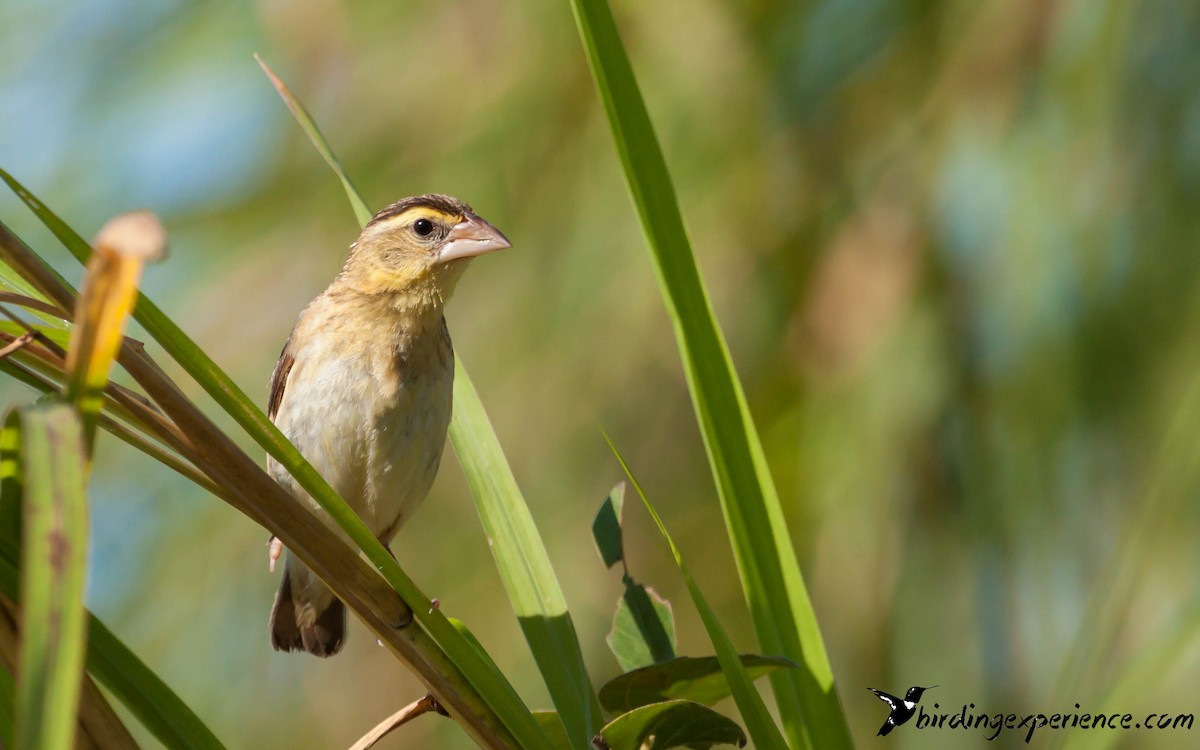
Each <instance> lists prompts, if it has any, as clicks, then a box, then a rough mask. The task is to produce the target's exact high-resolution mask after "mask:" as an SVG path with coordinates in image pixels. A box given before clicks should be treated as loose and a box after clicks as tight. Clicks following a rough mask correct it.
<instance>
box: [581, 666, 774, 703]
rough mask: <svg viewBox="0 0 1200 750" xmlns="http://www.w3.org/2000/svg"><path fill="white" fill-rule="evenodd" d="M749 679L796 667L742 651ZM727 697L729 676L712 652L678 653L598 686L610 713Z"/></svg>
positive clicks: (602, 701)
mask: <svg viewBox="0 0 1200 750" xmlns="http://www.w3.org/2000/svg"><path fill="white" fill-rule="evenodd" d="M740 658H741V660H742V666H743V667H745V668H746V674H748V675H749V676H750V679H751V680H757V679H758V678H759V677H762V676H763V675H765V674H769V673H771V672H774V671H775V670H776V669H795V668H796V665H795V663H794V662H792V661H789V660H788V659H784V658H783V657H782V656H757V655H754V654H742V655H741V657H740ZM728 697H729V680H727V679H725V673H724V672H722V671H721V662H720V661H719V660H718V659H717V657H715V656H702V657H699V658H693V657H690V656H680V657H679V658H677V659H672V660H671V661H665V662H662V663H660V664H651V665H650V666H648V667H642V668H641V669H635V670H633V671H632V672H626V673H625V674H623V675H618V676H617V677H614V678H613V679H612V680H610V681H609V682H608V684H606V685H604V687H602V688H600V705H602V706H604V710H605V711H608V712H609V713H612V714H618V713H621V712H623V711H631V710H633V709H635V708H638V707H640V706H645V705H648V704H650V703H658V702H660V701H665V700H675V699H680V700H688V701H692V702H694V703H703V704H704V705H706V706H711V705H712V704H714V703H716V702H717V701H721V700H724V699H726V698H728Z"/></svg>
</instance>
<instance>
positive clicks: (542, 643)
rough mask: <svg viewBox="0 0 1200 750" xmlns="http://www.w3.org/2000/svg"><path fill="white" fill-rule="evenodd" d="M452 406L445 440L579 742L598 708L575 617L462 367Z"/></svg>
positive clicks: (596, 724) (592, 727)
mask: <svg viewBox="0 0 1200 750" xmlns="http://www.w3.org/2000/svg"><path fill="white" fill-rule="evenodd" d="M454 406H455V409H454V416H453V418H452V421H451V423H450V424H451V428H450V440H451V442H452V443H453V445H454V452H455V453H457V454H458V459H459V462H460V463H461V464H462V467H463V472H464V473H465V474H466V476H467V483H468V484H469V485H470V487H471V495H472V497H474V498H475V508H476V510H477V511H478V512H479V518H480V520H481V521H482V522H483V530H484V533H485V534H487V538H488V540H489V541H490V542H491V544H490V545H489V546H490V547H491V549H492V555H493V557H494V558H495V560H496V567H497V569H498V570H499V571H500V580H501V581H503V583H504V588H505V590H506V591H507V592H508V598H509V600H510V601H511V602H512V606H513V610H514V611H515V612H516V614H517V619H518V621H519V622H520V623H521V630H522V631H524V633H525V640H526V641H528V642H529V648H530V650H531V651H532V652H533V658H534V660H535V661H536V662H537V665H538V669H540V670H541V673H542V677H543V679H544V680H545V681H546V687H547V688H548V689H549V690H550V697H551V698H552V699H553V700H554V706H555V708H557V709H558V715H559V718H561V719H562V721H563V725H564V726H565V727H566V730H567V735H568V736H569V737H570V738H571V740H572V745H573V746H575V747H586V746H587V743H588V741H589V740H590V739H591V737H592V736H594V735H595V734H596V731H597V730H598V729H599V728H600V719H601V713H600V703H599V701H598V699H597V698H596V691H595V689H594V688H593V687H592V683H591V681H590V680H589V679H588V675H587V669H586V667H585V665H584V663H583V653H582V652H581V651H580V648H579V638H578V636H576V634H575V625H574V623H573V622H572V621H571V614H570V613H569V612H568V611H567V601H566V599H565V598H564V597H563V593H562V589H561V588H559V585H558V578H557V577H556V576H555V575H554V569H553V568H552V567H551V566H550V557H549V555H548V554H547V553H546V547H545V545H544V544H543V543H542V539H541V537H540V536H539V535H538V531H537V527H536V525H535V524H534V522H533V516H532V515H531V514H530V512H529V506H528V505H526V504H525V499H524V498H523V497H522V496H521V491H520V489H519V488H518V487H517V482H516V479H515V478H514V477H513V473H512V469H511V468H509V465H508V462H507V461H506V460H505V459H504V453H503V451H502V450H501V448H500V441H499V440H498V439H497V438H496V433H495V431H494V430H493V429H492V423H491V422H490V421H489V420H488V416H487V414H486V413H485V412H484V411H483V405H482V404H481V403H480V401H479V395H478V394H477V393H476V392H475V386H474V385H473V384H472V383H471V379H470V377H468V376H467V373H466V371H465V370H459V371H458V372H457V373H456V375H455V378H454Z"/></svg>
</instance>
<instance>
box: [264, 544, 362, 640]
mask: <svg viewBox="0 0 1200 750" xmlns="http://www.w3.org/2000/svg"><path fill="white" fill-rule="evenodd" d="M270 630H271V645H272V646H273V647H274V648H275V650H276V651H307V652H308V653H310V654H312V655H313V656H321V657H327V656H333V655H334V654H336V653H337V652H338V651H340V650H341V648H342V644H343V643H345V641H346V607H345V605H344V604H342V601H341V600H340V599H338V598H337V597H336V596H334V595H333V592H332V591H330V590H329V589H328V588H326V587H325V585H324V584H323V583H321V582H320V580H319V579H318V578H317V576H316V575H314V574H313V572H312V571H311V570H309V569H308V568H307V567H306V566H305V565H304V564H303V563H300V562H299V561H297V560H292V559H290V556H289V559H288V561H287V564H286V565H284V568H283V580H281V581H280V582H279V591H278V592H276V594H275V605H274V606H273V607H271V621H270Z"/></svg>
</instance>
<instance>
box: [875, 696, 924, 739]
mask: <svg viewBox="0 0 1200 750" xmlns="http://www.w3.org/2000/svg"><path fill="white" fill-rule="evenodd" d="M935 687H937V685H930V686H929V687H910V688H909V689H908V692H907V693H905V694H904V700H900V699H899V698H897V697H896V696H894V695H891V694H890V693H885V692H883V691H882V690H876V689H875V688H867V690H870V691H871V692H872V693H874V694H875V697H876V698H878V699H879V700H881V701H883V702H884V703H886V704H888V706H889V707H890V708H891V709H892V710H891V713H889V714H888V717H887V718H886V719H884V721H883V726H881V727H879V731H878V732H877V733H876V734H875V736H876V737H886V736H887V734H888V733H889V732H891V731H892V730H893V729H895V728H896V727H898V726H900V725H901V724H903V723H904V722H906V721H908V720H909V719H911V718H912V717H913V714H915V713H916V712H917V704H918V703H920V702H921V694H922V693H924V692H925V691H926V690H932V689H934V688H935Z"/></svg>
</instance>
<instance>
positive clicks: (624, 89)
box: [571, 0, 850, 750]
mask: <svg viewBox="0 0 1200 750" xmlns="http://www.w3.org/2000/svg"><path fill="white" fill-rule="evenodd" d="M571 5H572V7H573V8H574V11H575V19H576V22H577V24H578V27H579V33H580V36H581V37H582V39H583V43H584V47H585V50H586V53H587V59H588V64H589V65H590V66H591V69H592V75H593V77H594V78H595V81H596V88H597V89H598V90H599V93H600V98H601V99H602V100H603V102H604V108H605V111H606V112H607V114H608V122H609V126H610V127H611V129H612V133H613V138H614V139H615V141H616V146H617V152H618V153H619V155H620V158H621V163H622V166H623V167H624V170H625V178H626V184H627V185H628V187H629V191H630V194H631V196H632V198H633V202H634V204H635V206H636V207H637V211H638V215H639V217H640V219H641V224H642V229H643V231H644V232H645V234H646V239H647V241H648V243H649V246H650V251H651V253H650V254H651V257H652V258H653V260H654V267H655V271H656V272H657V274H658V281H659V286H660V287H661V290H662V294H663V299H664V301H665V303H666V306H667V310H668V312H669V313H670V315H671V320H672V322H673V323H674V327H675V337H676V341H677V343H678V345H679V351H680V355H681V358H682V360H683V366H684V373H685V375H686V377H687V382H688V387H689V389H690V390H691V394H692V402H693V404H694V406H695V409H696V416H697V417H698V419H699V422H700V427H701V433H702V435H703V437H704V445H705V448H706V450H707V451H708V458H709V463H710V465H711V466H712V470H713V475H714V478H715V479H716V484H717V490H718V494H719V496H720V498H721V506H722V509H723V511H724V514H725V523H726V525H727V527H728V529H729V536H730V540H731V542H732V544H733V552H734V559H735V560H736V561H737V566H738V572H739V574H740V575H741V579H742V587H743V589H744V591H745V595H746V599H747V602H748V604H749V606H750V613H751V616H752V618H753V621H754V627H755V630H756V632H757V633H758V639H759V643H760V646H761V648H762V650H763V652H764V653H769V654H782V655H784V656H787V657H789V658H791V659H792V660H793V661H796V662H797V663H798V664H800V665H801V667H802V668H801V669H796V670H786V671H781V672H776V673H775V674H772V675H771V684H772V686H773V688H774V690H775V697H776V700H777V702H778V704H779V710H780V713H781V714H782V716H783V719H784V726H785V728H786V729H787V733H788V738H789V739H790V740H791V742H792V744H793V746H795V747H797V748H801V747H804V748H820V750H826V749H832V748H848V747H850V734H849V730H848V728H847V726H846V720H845V715H844V714H843V712H842V707H841V704H840V702H839V700H838V697H837V691H836V688H835V685H834V680H833V672H832V670H831V669H830V666H829V658H828V656H827V655H826V653H825V647H824V644H823V642H822V639H821V632H820V629H819V628H818V626H817V619H816V614H815V613H814V612H813V608H812V603H811V602H810V601H809V597H808V592H807V590H806V589H805V586H804V579H803V577H802V576H801V573H800V565H799V563H798V562H797V560H796V554H795V550H794V548H793V547H792V541H791V537H790V536H789V534H788V529H787V525H786V523H785V520H784V515H783V510H782V508H781V506H780V504H779V498H778V495H777V494H776V491H775V484H774V480H773V479H772V478H771V473H770V470H769V468H768V467H767V462H766V458H765V456H764V454H763V449H762V445H761V443H760V441H759V437H758V432H757V430H756V429H755V427H754V421H753V419H752V417H751V415H750V409H749V407H748V405H747V403H746V397H745V394H744V393H743V392H742V387H741V382H740V381H739V380H738V377H737V373H736V372H735V370H734V367H733V362H732V360H731V358H730V356H729V350H728V347H727V346H726V344H725V340H724V337H723V336H722V334H721V331H720V329H719V327H718V326H717V323H716V319H715V316H714V315H713V311H712V305H711V304H710V303H709V299H708V294H707V292H706V291H705V288H704V283H703V281H702V280H701V278H700V273H699V270H698V269H697V267H696V261H695V258H694V257H693V255H692V249H691V244H690V243H689V241H688V237H687V232H686V231H685V229H684V224H683V217H682V216H681V215H680V212H679V205H678V201H677V200H676V197H675V188H674V185H673V184H672V182H671V177H670V175H669V173H668V172H667V166H666V162H665V161H664V159H663V155H662V150H661V149H660V148H659V145H658V139H657V138H656V136H655V134H654V128H653V126H652V125H651V123H650V117H649V115H648V114H647V112H646V107H645V104H644V103H643V102H642V96H641V93H640V91H639V90H638V85H637V81H636V79H635V77H634V74H633V68H632V66H631V65H630V62H629V58H628V57H627V56H626V54H625V49H624V46H623V45H622V44H621V39H620V36H619V35H618V33H617V27H616V23H615V22H614V20H613V15H612V11H611V9H610V8H609V6H608V3H607V2H605V0H571Z"/></svg>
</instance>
